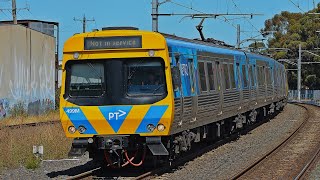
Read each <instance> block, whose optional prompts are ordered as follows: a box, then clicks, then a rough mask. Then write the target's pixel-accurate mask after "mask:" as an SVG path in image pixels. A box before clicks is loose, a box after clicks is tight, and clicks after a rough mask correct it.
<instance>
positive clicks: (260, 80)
mask: <svg viewBox="0 0 320 180" xmlns="http://www.w3.org/2000/svg"><path fill="white" fill-rule="evenodd" d="M264 80H265V79H264V76H263V67H261V66H258V85H259V86H263V85H264Z"/></svg>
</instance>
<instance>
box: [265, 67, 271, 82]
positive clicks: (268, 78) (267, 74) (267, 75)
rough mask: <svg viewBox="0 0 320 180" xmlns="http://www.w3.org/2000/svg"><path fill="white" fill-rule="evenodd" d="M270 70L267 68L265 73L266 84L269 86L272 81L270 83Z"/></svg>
mask: <svg viewBox="0 0 320 180" xmlns="http://www.w3.org/2000/svg"><path fill="white" fill-rule="evenodd" d="M270 71H271V69H270V68H267V71H266V78H267V84H268V85H271V84H272V83H271V82H272V81H271V72H270Z"/></svg>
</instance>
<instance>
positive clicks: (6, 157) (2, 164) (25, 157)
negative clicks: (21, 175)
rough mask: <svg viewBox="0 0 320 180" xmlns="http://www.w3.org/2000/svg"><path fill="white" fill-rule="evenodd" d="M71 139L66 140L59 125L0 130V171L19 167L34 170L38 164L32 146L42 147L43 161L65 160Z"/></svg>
mask: <svg viewBox="0 0 320 180" xmlns="http://www.w3.org/2000/svg"><path fill="white" fill-rule="evenodd" d="M71 142H72V139H69V138H66V137H65V134H64V132H63V130H62V127H61V125H60V124H51V125H42V126H33V127H23V128H19V129H2V130H0V171H1V170H3V169H4V168H17V167H19V166H20V165H23V166H25V167H26V168H30V169H34V168H37V167H38V166H39V162H37V160H36V159H35V157H34V155H33V153H32V147H33V145H40V144H41V145H43V147H44V155H43V159H60V158H66V157H67V154H68V151H69V149H70V146H71Z"/></svg>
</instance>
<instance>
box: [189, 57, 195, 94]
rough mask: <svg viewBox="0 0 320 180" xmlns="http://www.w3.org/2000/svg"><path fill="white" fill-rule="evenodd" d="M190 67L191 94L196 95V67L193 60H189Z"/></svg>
mask: <svg viewBox="0 0 320 180" xmlns="http://www.w3.org/2000/svg"><path fill="white" fill-rule="evenodd" d="M188 67H189V77H190V86H191V87H190V88H191V92H192V93H194V91H195V85H194V79H193V77H194V66H193V59H188Z"/></svg>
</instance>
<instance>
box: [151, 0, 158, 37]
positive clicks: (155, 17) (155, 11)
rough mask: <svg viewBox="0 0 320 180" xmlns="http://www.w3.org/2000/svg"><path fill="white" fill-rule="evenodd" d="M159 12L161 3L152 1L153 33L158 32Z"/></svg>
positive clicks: (156, 0) (155, 0)
mask: <svg viewBox="0 0 320 180" xmlns="http://www.w3.org/2000/svg"><path fill="white" fill-rule="evenodd" d="M158 11H159V1H158V0H152V31H154V32H158V31H159V29H158V27H159V25H158V23H159V22H158V18H159V17H158Z"/></svg>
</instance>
